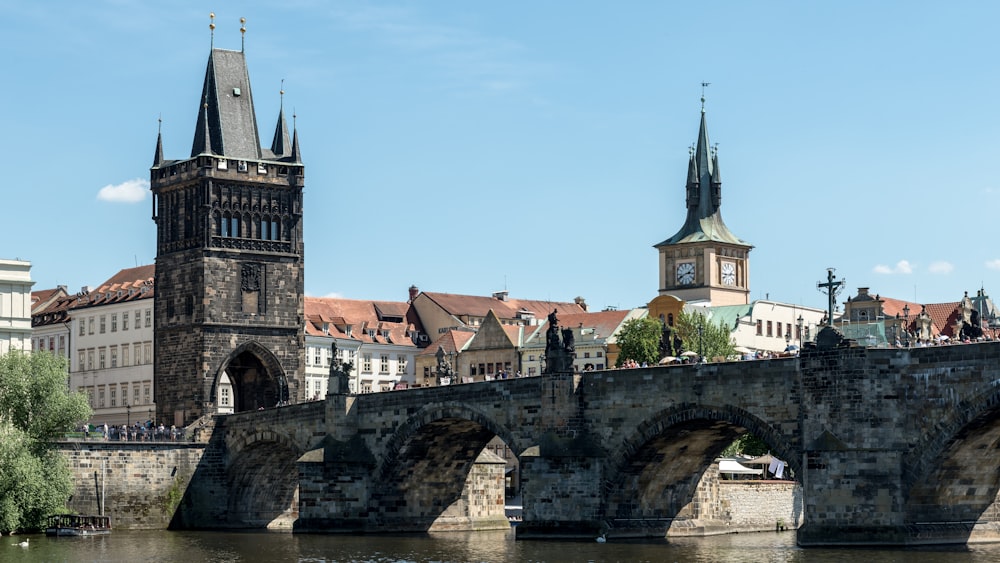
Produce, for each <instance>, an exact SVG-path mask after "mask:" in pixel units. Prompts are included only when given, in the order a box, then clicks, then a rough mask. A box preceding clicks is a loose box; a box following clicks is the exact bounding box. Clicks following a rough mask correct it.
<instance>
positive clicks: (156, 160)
mask: <svg viewBox="0 0 1000 563" xmlns="http://www.w3.org/2000/svg"><path fill="white" fill-rule="evenodd" d="M156 121H157V125H156V152H154V153H153V168H156V167H157V166H159V165H161V164H163V116H160V117H159V118H158V119H157V120H156Z"/></svg>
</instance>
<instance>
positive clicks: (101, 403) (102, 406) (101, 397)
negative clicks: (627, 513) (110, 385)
mask: <svg viewBox="0 0 1000 563" xmlns="http://www.w3.org/2000/svg"><path fill="white" fill-rule="evenodd" d="M98 396H99V397H100V407H101V408H102V409H103V408H104V389H101V391H100V393H98Z"/></svg>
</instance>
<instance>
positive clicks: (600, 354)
mask: <svg viewBox="0 0 1000 563" xmlns="http://www.w3.org/2000/svg"><path fill="white" fill-rule="evenodd" d="M597 357H598V358H603V357H604V352H603V351H602V350H598V351H597ZM598 369H600V368H598Z"/></svg>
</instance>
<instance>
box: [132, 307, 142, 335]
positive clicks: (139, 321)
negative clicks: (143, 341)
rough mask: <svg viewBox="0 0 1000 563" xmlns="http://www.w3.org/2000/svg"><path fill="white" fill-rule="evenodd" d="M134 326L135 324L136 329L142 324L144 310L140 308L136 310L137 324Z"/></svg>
mask: <svg viewBox="0 0 1000 563" xmlns="http://www.w3.org/2000/svg"><path fill="white" fill-rule="evenodd" d="M134 326H135V328H136V330H138V329H139V327H141V326H142V311H140V310H138V309H136V310H135V325H134Z"/></svg>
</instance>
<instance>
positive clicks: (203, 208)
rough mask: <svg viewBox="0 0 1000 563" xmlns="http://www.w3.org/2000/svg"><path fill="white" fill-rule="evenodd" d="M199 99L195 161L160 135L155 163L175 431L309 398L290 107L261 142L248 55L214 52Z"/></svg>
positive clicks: (157, 369) (158, 330)
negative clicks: (167, 153) (214, 417)
mask: <svg viewBox="0 0 1000 563" xmlns="http://www.w3.org/2000/svg"><path fill="white" fill-rule="evenodd" d="M213 29H214V27H213ZM241 31H243V30H241ZM282 94H283V92H282ZM198 102H199V110H198V121H197V124H196V126H195V134H194V143H193V146H192V148H191V156H190V157H189V158H186V159H181V160H164V159H163V142H162V134H158V135H157V139H156V152H155V156H154V158H153V166H152V168H151V169H150V189H151V191H152V192H153V221H155V222H156V305H155V315H154V340H155V358H154V371H153V373H154V375H153V377H154V382H155V385H154V388H155V401H156V414H157V420H163V421H169V422H168V423H171V422H172V423H173V424H176V425H178V426H181V425H187V424H190V423H191V422H192V421H194V420H196V419H197V418H198V417H200V416H202V415H204V414H210V413H227V412H240V411H246V410H256V409H258V408H260V407H273V406H275V405H276V404H278V403H279V402H283V401H288V402H298V401H301V400H302V399H303V397H304V393H305V385H304V381H305V361H304V360H305V359H304V356H303V354H304V348H305V336H304V324H303V318H304V311H303V307H304V300H303V293H304V292H303V289H304V283H303V277H304V254H303V243H302V189H303V179H304V172H305V169H304V167H303V165H302V160H301V158H300V154H299V141H298V131H297V130H296V129H295V128H294V127H293V136H292V141H291V143H289V138H288V137H289V136H288V128H287V126H286V123H285V117H284V111H283V110H281V111H279V113H278V123H277V127H276V130H275V133H274V140H273V142H272V144H271V148H270V149H266V148H262V147H261V146H260V139H259V136H258V132H257V118H256V115H255V113H254V106H253V95H252V94H251V91H250V76H249V73H248V71H247V66H246V58H245V57H244V53H243V51H242V50H240V51H228V50H223V49H215V48H214V47H213V48H212V49H211V51H210V53H209V57H208V68H207V70H206V72H205V83H204V87H203V89H202V93H201V97H200V98H199V100H198Z"/></svg>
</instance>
